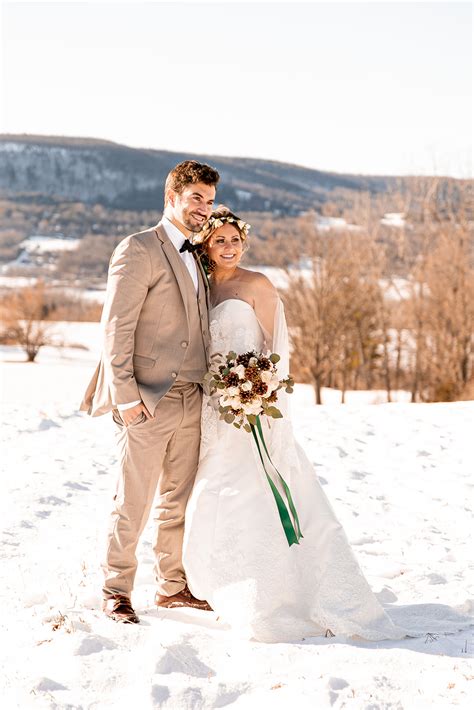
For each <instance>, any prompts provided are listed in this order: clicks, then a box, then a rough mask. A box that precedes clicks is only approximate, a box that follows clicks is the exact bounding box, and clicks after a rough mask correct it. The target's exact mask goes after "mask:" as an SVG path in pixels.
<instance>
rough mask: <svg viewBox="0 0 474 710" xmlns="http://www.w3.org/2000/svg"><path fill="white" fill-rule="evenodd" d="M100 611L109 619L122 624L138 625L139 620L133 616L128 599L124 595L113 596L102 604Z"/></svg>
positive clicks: (133, 612)
mask: <svg viewBox="0 0 474 710" xmlns="http://www.w3.org/2000/svg"><path fill="white" fill-rule="evenodd" d="M102 611H103V612H104V613H105V615H106V616H108V617H109V619H112V620H113V621H118V622H119V623H122V624H139V623H140V619H139V618H138V616H137V615H136V614H135V611H134V609H133V607H132V603H131V601H130V597H127V596H126V595H125V594H114V595H113V596H111V597H109V598H108V599H104V601H103V602H102Z"/></svg>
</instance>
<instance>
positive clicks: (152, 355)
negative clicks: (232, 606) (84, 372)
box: [80, 223, 209, 416]
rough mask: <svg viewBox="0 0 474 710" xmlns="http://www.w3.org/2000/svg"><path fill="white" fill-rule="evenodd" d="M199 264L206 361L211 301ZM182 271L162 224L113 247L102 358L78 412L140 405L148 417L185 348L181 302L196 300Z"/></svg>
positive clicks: (185, 321)
mask: <svg viewBox="0 0 474 710" xmlns="http://www.w3.org/2000/svg"><path fill="white" fill-rule="evenodd" d="M197 265H198V282H199V292H198V293H199V295H198V305H199V310H200V313H201V330H202V335H203V341H204V345H205V348H206V356H207V355H208V351H209V324H208V307H209V295H208V286H207V279H206V277H205V274H204V272H203V270H202V267H201V264H200V263H199V261H198V262H197ZM183 269H184V270H186V266H185V265H184V264H183V261H182V259H181V257H180V255H179V253H178V252H177V250H176V248H175V246H174V245H173V243H172V242H171V241H170V239H169V238H168V236H167V234H166V231H165V229H164V227H163V226H162V225H161V223H159V224H158V225H157V226H156V227H154V228H152V229H148V230H146V231H144V232H139V233H138V234H132V235H131V236H129V237H126V238H125V239H123V240H122V241H121V242H120V244H119V245H118V246H117V248H116V249H115V251H114V253H113V254H112V257H111V260H110V265H109V276H108V280H107V293H106V298H105V304H104V309H103V312H102V321H101V323H102V329H103V349H102V357H101V360H100V362H99V364H98V366H97V369H96V371H95V373H94V376H93V377H92V380H91V381H90V383H89V386H88V387H87V390H86V393H85V396H84V399H83V401H82V403H81V407H80V408H81V410H84V411H87V412H88V413H89V414H91V415H92V416H98V415H100V414H105V413H106V412H109V411H110V410H112V409H113V408H114V407H115V406H116V405H117V404H127V403H128V402H133V401H135V400H139V399H141V400H142V401H143V402H144V403H145V405H146V407H147V409H148V410H149V411H150V412H151V413H153V411H154V410H155V407H156V405H157V404H158V402H159V400H160V399H161V398H162V397H163V396H164V395H165V394H166V392H168V390H169V389H170V388H171V387H172V385H173V384H174V382H175V381H176V377H177V374H178V373H179V369H180V367H181V364H182V363H183V360H184V356H185V352H186V350H185V348H186V345H187V343H188V342H189V320H188V310H187V307H186V303H187V302H189V301H188V299H189V298H190V296H191V297H192V298H196V293H195V290H194V286H193V284H192V280H191V278H187V276H186V274H185V273H184V272H183ZM186 289H188V291H186ZM189 289H191V290H192V293H191V294H190V293H189Z"/></svg>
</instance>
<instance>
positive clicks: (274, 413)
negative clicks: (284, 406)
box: [266, 407, 283, 419]
mask: <svg viewBox="0 0 474 710" xmlns="http://www.w3.org/2000/svg"><path fill="white" fill-rule="evenodd" d="M266 414H268V416H269V417H272V418H273V419H282V417H283V414H282V413H281V412H280V410H279V409H277V408H276V407H267V409H266Z"/></svg>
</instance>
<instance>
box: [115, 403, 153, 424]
mask: <svg viewBox="0 0 474 710" xmlns="http://www.w3.org/2000/svg"><path fill="white" fill-rule="evenodd" d="M142 412H143V414H144V415H145V417H146V418H147V419H153V417H152V415H151V414H150V412H149V411H148V409H147V408H146V407H145V405H144V404H143V402H140V403H139V404H136V405H135V406H134V407H130V409H123V410H122V411H121V412H120V416H121V418H122V421H123V423H124V424H125V426H128V425H129V424H132V423H133V422H134V421H135V419H138V417H139V416H140V414H141V413H142Z"/></svg>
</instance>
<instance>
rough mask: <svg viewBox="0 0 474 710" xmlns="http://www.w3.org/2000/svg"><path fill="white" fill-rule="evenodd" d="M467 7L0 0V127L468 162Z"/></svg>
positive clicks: (458, 168) (456, 165)
mask: <svg viewBox="0 0 474 710" xmlns="http://www.w3.org/2000/svg"><path fill="white" fill-rule="evenodd" d="M472 114H473V112H472V6H471V4H470V3H468V2H458V3H456V2H418V3H417V2H392V3H387V2H366V3H360V2H350V3H347V2H346V3H342V2H334V1H333V2H331V3H322V2H303V3H297V2H291V3H290V2H287V3H281V2H279V3H274V2H261V3H246V2H239V3H235V2H234V3H230V2H225V1H223V0H220V2H219V3H213V2H211V3H200V2H187V3H184V2H180V1H179V0H175V2H173V3H164V2H142V3H115V2H89V3H70V2H51V3H43V2H30V3H24V2H20V1H16V2H4V3H3V5H2V87H1V114H0V131H1V132H4V133H6V132H9V133H41V134H59V135H71V136H72V135H78V136H92V137H98V138H107V139H109V140H114V141H117V142H120V143H125V144H127V145H132V146H138V147H150V148H162V149H167V150H179V151H189V152H193V153H208V154H219V155H233V156H247V157H256V158H269V159H274V160H282V161H286V162H291V163H297V164H300V165H306V166H309V167H313V168H318V169H321V170H334V171H338V172H353V173H372V174H408V173H445V174H451V175H459V176H464V177H467V176H468V175H469V174H470V172H472V124H473V115H472Z"/></svg>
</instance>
